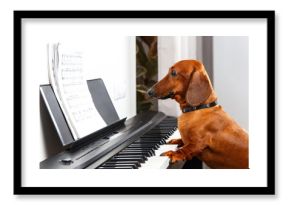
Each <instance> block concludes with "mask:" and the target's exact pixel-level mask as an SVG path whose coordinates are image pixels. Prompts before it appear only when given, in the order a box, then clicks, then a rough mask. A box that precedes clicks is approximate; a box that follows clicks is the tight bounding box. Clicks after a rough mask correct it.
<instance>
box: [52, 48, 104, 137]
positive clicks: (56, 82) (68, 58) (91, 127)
mask: <svg viewBox="0 0 290 205" xmlns="http://www.w3.org/2000/svg"><path fill="white" fill-rule="evenodd" d="M83 61H84V55H83V53H82V52H81V51H79V50H76V49H75V48H71V47H70V46H69V45H63V44H61V43H56V44H48V70H49V80H50V83H51V86H52V88H53V90H54V93H55V96H56V98H57V100H58V102H59V105H60V107H61V109H62V111H63V114H64V116H65V118H66V121H67V124H68V126H69V128H70V130H71V133H72V135H73V137H74V139H75V140H77V139H80V138H82V137H85V136H87V135H89V134H91V133H93V132H95V131H97V130H99V129H101V128H103V127H105V126H106V123H105V122H104V120H103V119H102V117H101V116H100V114H99V113H98V111H97V110H96V108H95V105H94V103H93V100H92V97H91V94H90V91H89V89H88V85H87V82H86V79H85V73H84V66H83Z"/></svg>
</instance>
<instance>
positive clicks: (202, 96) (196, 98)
mask: <svg viewBox="0 0 290 205" xmlns="http://www.w3.org/2000/svg"><path fill="white" fill-rule="evenodd" d="M173 71H174V72H175V73H176V75H173V74H172V72H173ZM152 88H153V89H154V91H155V96H156V97H158V98H163V97H164V96H167V95H168V93H170V92H171V93H174V94H173V95H172V96H171V98H172V99H175V100H176V101H177V102H178V103H179V105H180V108H181V109H183V108H185V107H187V106H198V105H201V104H208V103H211V102H213V101H215V100H217V96H216V94H215V92H214V90H213V87H212V84H211V82H210V79H209V77H208V75H207V73H206V70H205V68H204V66H203V64H202V63H201V62H199V61H196V60H183V61H179V62H177V63H176V64H175V65H173V66H172V67H171V68H170V69H169V72H168V74H167V75H166V76H165V77H164V78H163V79H162V80H161V81H159V82H158V83H157V84H155V85H154V86H153V87H152ZM178 129H179V132H180V134H181V138H180V139H177V140H172V141H170V142H169V143H171V144H179V145H180V146H181V147H180V148H179V149H178V150H177V151H168V152H165V153H163V155H165V156H168V157H170V158H171V162H172V163H174V162H176V161H178V160H190V159H192V158H193V157H198V158H199V159H201V160H202V161H203V162H205V163H206V164H207V165H208V166H209V167H211V168H228V169H233V168H239V169H246V168H249V162H248V134H247V133H246V131H245V130H244V129H242V128H241V127H240V126H239V125H238V124H237V123H236V122H235V121H234V119H232V118H231V117H230V116H229V115H228V114H227V113H226V112H225V111H224V110H223V108H222V107H221V106H220V105H216V106H214V107H211V108H206V109H200V110H196V111H192V112H186V113H183V114H182V115H181V116H180V117H179V118H178Z"/></svg>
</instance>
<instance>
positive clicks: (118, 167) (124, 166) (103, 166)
mask: <svg viewBox="0 0 290 205" xmlns="http://www.w3.org/2000/svg"><path fill="white" fill-rule="evenodd" d="M136 168H137V167H136ZM136 168H135V167H134V166H131V165H119V166H110V165H102V166H99V167H98V169H136Z"/></svg>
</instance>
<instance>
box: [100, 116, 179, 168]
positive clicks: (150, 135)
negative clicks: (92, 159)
mask: <svg viewBox="0 0 290 205" xmlns="http://www.w3.org/2000/svg"><path fill="white" fill-rule="evenodd" d="M176 125H177V122H176V119H175V118H170V117H167V118H165V119H164V120H163V121H161V122H160V123H159V124H158V125H156V126H155V127H154V128H153V129H151V130H150V131H149V132H147V133H145V134H144V135H143V136H141V137H140V138H139V139H138V140H136V141H134V142H133V143H132V144H130V145H129V146H127V147H126V148H125V149H123V150H121V151H120V152H119V153H117V154H116V155H114V156H113V157H112V158H110V159H109V160H107V161H106V162H105V163H103V164H101V165H100V166H99V167H97V169H166V168H168V166H169V165H170V159H169V158H168V157H166V156H160V154H162V153H163V152H166V151H169V150H176V149H177V145H170V144H166V143H167V142H168V141H170V140H171V139H176V138H179V137H180V134H179V131H178V130H177V127H176Z"/></svg>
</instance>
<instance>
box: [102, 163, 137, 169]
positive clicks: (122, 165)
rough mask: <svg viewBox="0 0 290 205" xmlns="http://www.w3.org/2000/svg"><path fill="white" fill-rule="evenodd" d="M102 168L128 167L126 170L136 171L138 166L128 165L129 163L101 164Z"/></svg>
mask: <svg viewBox="0 0 290 205" xmlns="http://www.w3.org/2000/svg"><path fill="white" fill-rule="evenodd" d="M102 166H103V167H128V168H131V169H137V168H138V166H137V165H136V164H130V163H127V164H110V163H107V162H106V163H104V164H102Z"/></svg>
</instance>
